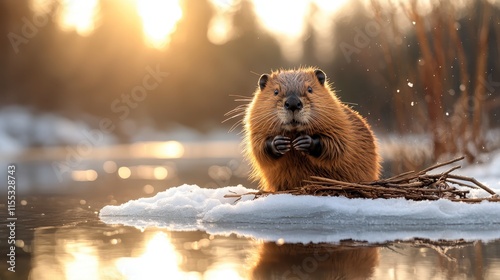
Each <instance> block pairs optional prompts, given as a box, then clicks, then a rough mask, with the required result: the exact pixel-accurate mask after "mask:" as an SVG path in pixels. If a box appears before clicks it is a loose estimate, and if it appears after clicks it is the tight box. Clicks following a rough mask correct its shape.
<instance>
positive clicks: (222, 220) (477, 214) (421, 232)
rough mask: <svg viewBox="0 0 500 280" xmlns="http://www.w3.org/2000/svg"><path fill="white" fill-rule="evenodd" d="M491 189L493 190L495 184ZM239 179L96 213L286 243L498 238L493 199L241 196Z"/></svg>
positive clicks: (497, 206) (499, 219) (113, 219)
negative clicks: (233, 183)
mask: <svg viewBox="0 0 500 280" xmlns="http://www.w3.org/2000/svg"><path fill="white" fill-rule="evenodd" d="M496 190H497V191H498V189H496ZM250 191H254V190H252V189H247V188H244V187H242V186H237V187H226V188H220V189H204V188H200V187H198V186H193V185H183V186H180V187H176V188H172V189H169V190H166V191H164V192H161V193H158V194H157V195H156V196H154V197H150V198H141V199H138V200H133V201H129V202H127V203H124V204H122V205H119V206H106V207H104V208H103V209H102V210H101V211H100V214H99V215H100V218H101V220H102V221H104V222H105V223H109V224H124V225H129V226H136V227H149V226H156V227H163V228H167V229H169V230H203V231H206V232H208V233H211V234H231V233H235V234H238V235H242V236H247V237H252V238H258V239H264V240H278V239H280V238H283V239H285V241H287V242H303V243H306V242H337V241H340V240H342V239H356V240H366V241H370V242H383V241H389V240H395V239H409V238H414V237H420V238H430V239H459V238H464V239H470V240H472V239H483V240H492V239H496V238H500V203H495V202H482V203H479V204H467V203H458V202H451V201H448V200H439V201H408V200H405V199H373V200H372V199H348V198H343V197H315V196H293V195H288V194H282V195H271V196H267V197H261V198H259V199H255V200H254V199H253V198H254V196H253V195H245V196H243V197H242V199H241V200H239V201H236V199H235V198H224V195H226V194H231V193H238V194H242V193H246V192H250Z"/></svg>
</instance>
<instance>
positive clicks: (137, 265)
mask: <svg viewBox="0 0 500 280" xmlns="http://www.w3.org/2000/svg"><path fill="white" fill-rule="evenodd" d="M180 263H181V256H180V255H179V253H177V251H176V250H175V247H174V246H173V245H172V243H171V241H170V238H169V236H167V235H166V234H165V233H162V232H158V233H156V234H155V235H154V236H153V237H152V238H151V239H150V240H149V241H148V242H147V243H146V245H145V251H144V253H143V254H142V255H140V256H138V257H123V258H119V259H118V260H117V261H116V267H117V268H118V271H120V272H121V273H122V274H123V275H124V276H125V277H126V278H127V279H158V277H159V276H160V275H163V277H165V279H167V278H168V279H181V278H182V279H185V278H187V277H185V276H186V274H185V273H184V272H183V271H181V270H180V268H179V265H180Z"/></svg>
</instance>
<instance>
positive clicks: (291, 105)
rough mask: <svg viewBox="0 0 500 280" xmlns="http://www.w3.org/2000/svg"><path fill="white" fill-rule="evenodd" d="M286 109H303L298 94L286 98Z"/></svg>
mask: <svg viewBox="0 0 500 280" xmlns="http://www.w3.org/2000/svg"><path fill="white" fill-rule="evenodd" d="M285 109H287V110H290V111H292V112H294V111H295V110H297V111H298V110H300V109H302V102H300V99H299V98H298V97H296V96H290V97H288V98H287V99H286V100H285Z"/></svg>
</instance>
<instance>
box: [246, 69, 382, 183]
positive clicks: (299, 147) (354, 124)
mask: <svg viewBox="0 0 500 280" xmlns="http://www.w3.org/2000/svg"><path fill="white" fill-rule="evenodd" d="M243 122H244V127H243V132H244V135H245V136H244V145H245V146H246V148H245V150H246V157H247V158H248V159H249V161H250V165H251V167H252V172H251V178H253V179H254V180H259V187H260V189H261V190H264V191H282V190H290V189H295V188H300V187H301V185H302V182H303V180H306V179H309V178H310V176H313V175H314V176H321V177H326V178H330V179H335V180H341V181H346V182H353V183H358V182H368V181H372V180H377V179H378V177H379V173H380V156H379V154H378V149H377V143H376V140H375V136H374V134H373V131H372V130H371V128H370V126H369V125H368V123H367V122H366V120H365V119H364V118H363V117H362V116H360V115H359V113H358V112H356V111H354V110H353V109H352V108H350V107H349V106H347V105H346V104H344V103H342V102H341V101H340V100H339V98H338V97H337V96H336V94H335V92H334V91H333V90H332V88H331V86H330V85H329V82H328V81H327V77H326V74H325V73H324V72H323V71H322V70H320V69H316V68H312V67H309V68H299V69H292V70H278V71H274V72H272V73H271V74H263V75H261V76H260V78H259V82H258V87H257V90H256V91H255V93H254V95H253V97H252V99H251V102H250V103H249V104H248V106H247V108H246V111H245V117H244V120H243Z"/></svg>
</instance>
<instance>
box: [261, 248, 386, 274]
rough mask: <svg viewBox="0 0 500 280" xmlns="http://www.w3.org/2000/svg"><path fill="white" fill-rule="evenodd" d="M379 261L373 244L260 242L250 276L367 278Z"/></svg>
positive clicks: (376, 249) (377, 251) (377, 250)
mask: <svg viewBox="0 0 500 280" xmlns="http://www.w3.org/2000/svg"><path fill="white" fill-rule="evenodd" d="M378 263H379V249H378V248H377V247H352V246H343V245H333V244H307V245H303V244H282V245H280V244H276V243H275V242H271V243H264V244H262V245H261V248H260V250H259V258H258V261H257V264H256V265H255V267H254V268H253V270H252V278H253V279H368V278H371V277H372V276H373V272H374V269H375V267H376V266H377V265H378Z"/></svg>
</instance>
